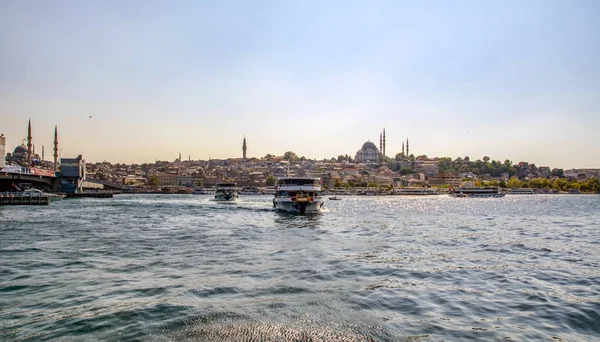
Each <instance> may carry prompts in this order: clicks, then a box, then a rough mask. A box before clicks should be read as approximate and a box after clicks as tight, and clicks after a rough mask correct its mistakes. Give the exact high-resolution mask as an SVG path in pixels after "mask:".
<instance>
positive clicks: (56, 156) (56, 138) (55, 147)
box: [54, 125, 58, 172]
mask: <svg viewBox="0 0 600 342" xmlns="http://www.w3.org/2000/svg"><path fill="white" fill-rule="evenodd" d="M57 167H58V128H57V126H56V125H55V126H54V171H55V172H56V168H57Z"/></svg>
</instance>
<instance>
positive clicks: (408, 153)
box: [406, 138, 410, 156]
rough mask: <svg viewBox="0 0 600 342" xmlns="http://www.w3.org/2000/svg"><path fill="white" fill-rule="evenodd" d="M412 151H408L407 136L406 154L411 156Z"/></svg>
mask: <svg viewBox="0 0 600 342" xmlns="http://www.w3.org/2000/svg"><path fill="white" fill-rule="evenodd" d="M409 155H410V152H408V138H406V156H409Z"/></svg>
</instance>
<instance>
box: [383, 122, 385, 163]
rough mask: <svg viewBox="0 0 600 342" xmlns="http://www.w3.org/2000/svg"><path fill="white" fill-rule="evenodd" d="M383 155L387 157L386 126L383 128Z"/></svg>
mask: <svg viewBox="0 0 600 342" xmlns="http://www.w3.org/2000/svg"><path fill="white" fill-rule="evenodd" d="M383 156H384V157H385V127H384V128H383Z"/></svg>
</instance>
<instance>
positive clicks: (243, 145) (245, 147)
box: [242, 135, 248, 160]
mask: <svg viewBox="0 0 600 342" xmlns="http://www.w3.org/2000/svg"><path fill="white" fill-rule="evenodd" d="M246 150H248V146H247V145H246V136H245V135H244V143H242V158H243V159H244V160H246Z"/></svg>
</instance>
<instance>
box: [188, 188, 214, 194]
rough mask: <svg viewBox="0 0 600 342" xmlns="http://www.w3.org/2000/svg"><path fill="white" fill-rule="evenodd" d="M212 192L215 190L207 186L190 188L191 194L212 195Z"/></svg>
mask: <svg viewBox="0 0 600 342" xmlns="http://www.w3.org/2000/svg"><path fill="white" fill-rule="evenodd" d="M214 193H215V191H214V190H213V189H207V188H194V190H192V194H194V195H212V194H214Z"/></svg>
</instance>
